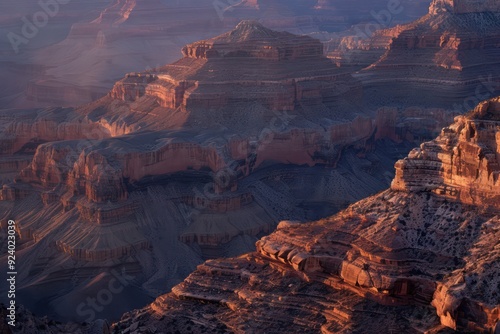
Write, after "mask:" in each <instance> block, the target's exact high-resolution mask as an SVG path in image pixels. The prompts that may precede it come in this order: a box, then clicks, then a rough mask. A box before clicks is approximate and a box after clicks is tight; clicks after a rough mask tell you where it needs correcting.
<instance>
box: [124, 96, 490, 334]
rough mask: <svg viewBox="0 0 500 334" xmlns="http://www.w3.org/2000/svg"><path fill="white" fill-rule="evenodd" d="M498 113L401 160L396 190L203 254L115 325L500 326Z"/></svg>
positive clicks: (244, 328) (471, 119)
mask: <svg viewBox="0 0 500 334" xmlns="http://www.w3.org/2000/svg"><path fill="white" fill-rule="evenodd" d="M499 115H500V98H496V99H493V100H489V101H486V102H484V103H481V104H480V105H479V106H478V107H477V108H476V109H475V110H474V111H472V112H471V113H470V114H468V115H467V116H462V117H457V118H456V120H455V123H454V124H452V125H451V126H449V127H447V128H444V129H443V130H442V134H441V135H440V136H439V137H438V138H437V139H436V140H434V141H431V142H429V143H426V144H424V145H422V147H421V148H420V149H419V150H416V151H413V152H412V153H410V155H409V156H408V158H406V159H404V160H401V161H399V162H398V163H397V164H396V170H397V175H396V177H395V179H394V181H393V184H392V187H391V189H388V190H386V191H384V192H382V193H380V194H378V195H375V196H373V197H369V198H367V199H364V200H362V201H360V202H358V203H355V204H353V205H351V206H350V207H349V208H348V209H346V210H344V211H342V212H340V213H339V214H337V215H334V216H332V217H330V218H326V219H322V220H319V221H316V222H312V223H307V224H301V223H298V222H294V221H283V222H281V223H280V224H279V226H278V230H277V231H276V232H275V233H273V234H271V235H269V236H267V237H264V238H262V239H261V240H259V241H258V242H257V244H256V248H257V251H256V252H255V253H251V254H247V255H244V256H241V257H239V258H234V259H229V260H212V261H208V262H206V263H205V264H203V265H201V266H199V267H198V269H197V270H196V271H195V272H194V273H192V274H191V275H190V276H189V277H188V278H187V279H186V280H185V281H184V282H183V283H181V284H180V285H177V286H176V287H174V288H173V289H172V292H171V293H170V294H167V295H164V296H162V297H160V298H158V299H157V300H156V301H155V302H154V303H153V304H151V305H150V306H148V307H146V308H144V309H142V310H140V311H134V312H130V313H127V314H125V315H124V317H123V318H122V320H121V321H120V322H119V323H117V324H115V325H114V326H115V328H116V329H118V330H125V331H126V328H129V327H130V326H136V324H137V323H138V325H139V326H143V328H154V329H155V330H164V329H166V328H169V329H171V330H179V331H182V330H186V328H187V327H188V326H189V327H190V328H191V330H192V331H194V332H203V331H206V330H209V329H217V330H221V331H223V332H231V333H239V332H249V331H256V332H259V331H262V330H264V328H265V329H266V331H267V332H270V333H279V332H283V331H287V332H292V333H295V332H297V333H299V332H311V333H317V332H323V333H344V332H345V333H347V332H363V333H376V332H380V331H385V332H386V331H388V330H389V331H396V332H404V333H422V332H447V330H445V328H449V329H453V330H455V331H458V332H461V333H493V332H495V331H497V330H498V326H499V323H500V321H499V320H500V313H499V312H500V303H499V300H500V299H499V295H498V293H499V292H498V291H499V290H498V288H499V285H500V281H499V277H500V276H499V273H500V266H499V261H498V259H499V257H500V253H499V251H500V250H499V248H498V246H499V244H498V240H499V237H500V227H499V225H498V223H499V221H498V214H499V212H500V211H499V209H500V208H499V207H498V202H499V201H498V198H497V197H496V196H497V195H496V188H498V186H497V185H496V181H497V180H496V177H495V175H496V174H497V173H498V172H499V171H500V167H499V165H498V164H497V163H498V160H497V159H498V154H499V152H498V148H497V139H498V134H499V133H500V128H499V127H498V126H499V125H500V118H499ZM453 152H454V153H453ZM458 152H460V154H458ZM452 153H453V154H452ZM451 155H453V158H451ZM453 187H455V188H458V189H457V190H456V191H455V190H454V191H450V189H451V188H453ZM451 190H453V189H451ZM462 193H464V195H463V196H462V195H460V194H462ZM465 194H467V195H465ZM199 315H203V316H202V317H199ZM371 316H376V317H377V322H376V323H371V322H370V321H369V319H370V317H371ZM195 319H199V320H198V321H195ZM367 323H370V324H369V325H367Z"/></svg>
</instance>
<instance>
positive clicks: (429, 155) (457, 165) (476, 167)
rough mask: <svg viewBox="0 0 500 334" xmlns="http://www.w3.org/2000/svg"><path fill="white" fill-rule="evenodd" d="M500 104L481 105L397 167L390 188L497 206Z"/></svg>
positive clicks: (499, 192)
mask: <svg viewBox="0 0 500 334" xmlns="http://www.w3.org/2000/svg"><path fill="white" fill-rule="evenodd" d="M499 114H500V100H499V99H498V98H497V99H493V100H489V101H486V102H483V103H481V104H479V105H478V106H477V107H476V109H474V111H472V112H471V113H470V114H468V115H466V116H459V117H457V118H456V119H455V123H454V124H453V125H452V126H450V127H446V128H444V129H443V131H442V133H441V135H440V136H439V137H438V138H437V139H436V140H434V141H432V142H428V143H425V144H422V145H421V147H420V148H418V149H414V150H413V151H412V152H411V153H410V155H409V156H408V158H407V159H405V160H401V161H399V162H398V163H397V164H396V178H395V179H394V181H393V184H392V188H393V189H401V190H409V191H423V190H428V191H434V192H437V193H440V194H442V195H444V196H449V197H450V198H452V199H454V200H459V201H461V202H463V203H467V204H476V205H483V206H485V207H492V208H495V209H498V208H500V187H499V183H498V182H499V181H498V179H499V173H500V167H499V163H498V162H499V160H498V159H499V157H500V150H499V148H498V147H499V142H498V140H499V138H500V137H499V134H498V126H499V123H498V122H499V121H500V118H498V115H499Z"/></svg>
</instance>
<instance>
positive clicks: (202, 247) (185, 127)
mask: <svg viewBox="0 0 500 334" xmlns="http://www.w3.org/2000/svg"><path fill="white" fill-rule="evenodd" d="M106 17H107V16H105V17H103V20H105V18H106ZM184 50H185V55H184V57H183V58H182V59H180V60H179V61H177V62H175V63H173V64H170V65H166V66H162V67H159V68H156V69H154V70H150V71H146V72H142V73H131V74H128V75H127V76H126V77H125V78H124V79H122V80H120V81H119V82H117V83H116V84H115V86H114V88H113V89H112V90H111V91H110V92H109V94H107V95H106V96H105V97H103V98H101V99H99V100H96V101H94V102H92V103H89V104H87V105H83V106H81V107H79V108H76V109H72V108H44V109H32V110H22V111H16V112H15V113H14V112H12V110H5V111H2V112H0V117H1V118H2V123H1V131H0V162H1V163H0V168H2V169H1V176H2V186H1V188H0V208H1V211H2V217H1V218H2V220H3V221H5V220H6V219H14V220H16V223H17V224H16V226H17V232H18V236H19V238H20V243H21V244H22V247H23V255H22V256H21V255H20V257H21V258H24V259H28V258H29V261H21V262H22V263H24V265H23V268H22V270H21V268H20V272H23V273H24V274H23V276H20V277H19V285H20V286H22V287H23V288H22V289H21V291H22V293H26V294H27V295H30V293H29V291H30V289H32V288H34V287H38V286H40V285H41V284H43V286H44V291H45V292H46V294H43V295H40V296H38V297H37V298H38V299H37V298H34V297H32V296H31V298H29V299H27V300H26V301H25V304H26V306H27V307H28V308H29V309H33V310H34V311H36V312H37V313H40V312H39V311H38V308H37V305H39V304H38V302H39V301H46V300H50V301H51V302H50V303H49V305H48V306H47V307H46V308H45V309H44V310H43V312H45V313H46V314H50V315H51V316H53V317H55V318H58V319H63V320H66V319H70V320H75V321H84V320H85V317H84V315H85V313H84V312H83V314H82V312H78V310H77V309H75V307H74V305H73V304H71V302H70V301H71V300H72V298H79V297H78V296H80V295H82V294H84V295H95V294H97V293H99V291H102V289H105V288H106V284H107V280H109V276H110V272H112V271H113V270H116V269H120V270H121V269H122V268H123V270H125V273H126V275H129V276H131V277H133V281H134V285H133V287H132V286H130V287H127V292H126V293H128V294H137V295H138V297H137V298H134V299H124V297H123V296H122V295H120V297H118V296H117V297H116V298H114V299H113V307H109V308H104V309H103V312H104V313H102V314H99V315H98V316H99V317H103V318H114V317H117V316H118V315H120V314H121V313H123V311H124V310H126V309H131V308H136V307H139V306H141V304H142V305H143V304H145V303H147V302H150V301H151V298H152V297H156V296H158V295H159V294H161V293H164V292H165V289H167V288H169V287H171V286H173V285H174V284H177V283H179V282H180V281H181V280H182V279H184V278H185V277H186V276H187V274H188V273H189V272H191V271H192V270H193V269H194V268H195V266H196V265H197V264H199V263H200V262H201V261H202V259H203V258H214V257H220V256H232V255H237V254H241V253H244V252H248V251H249V250H251V249H252V248H253V244H254V243H255V241H256V240H257V238H258V237H261V236H263V235H266V234H268V233H270V232H271V231H272V230H273V229H274V228H275V227H276V225H277V223H278V222H279V221H280V220H283V219H293V220H301V221H305V220H310V219H318V218H320V217H323V216H326V215H331V214H333V213H335V212H337V211H338V210H340V209H341V208H344V207H345V206H346V205H347V204H348V203H351V202H354V201H356V200H359V199H361V198H363V197H365V196H367V195H368V194H372V193H375V192H377V191H380V190H381V189H384V188H385V187H387V186H388V184H389V182H390V179H391V178H392V175H391V173H390V172H389V173H387V170H388V169H389V168H390V166H391V165H392V164H393V163H394V161H395V160H396V159H398V158H399V157H400V155H401V152H407V149H408V141H407V140H409V141H411V140H418V139H415V138H413V137H414V136H418V132H416V131H414V129H412V128H411V127H405V126H402V124H401V123H398V122H396V121H395V119H394V118H393V113H392V112H391V111H390V110H388V111H380V112H379V113H378V114H375V113H371V112H369V113H367V112H364V111H363V110H362V109H358V108H356V105H357V103H358V101H359V100H360V98H361V86H360V83H359V81H357V80H355V79H354V78H352V76H351V75H350V74H349V73H348V72H347V71H345V70H344V69H341V68H340V69H339V68H338V67H337V66H336V65H335V64H334V63H333V62H332V61H331V60H329V59H328V58H326V57H325V56H324V55H323V53H322V45H321V43H320V42H318V41H317V40H315V39H313V38H310V37H300V36H295V35H292V34H290V33H283V32H276V31H272V30H270V29H267V28H265V27H264V26H262V25H261V24H259V23H257V22H253V21H243V22H242V23H240V24H239V25H238V26H237V27H236V28H235V29H234V30H232V31H231V32H229V33H226V34H223V35H221V36H219V37H216V38H213V39H210V40H207V41H202V42H197V43H194V44H189V45H187V46H186V48H185V49H184ZM436 114H437V113H436ZM411 115H413V116H415V113H413V114H411ZM436 125H437V123H436V124H431V125H430V126H429V131H430V133H432V131H433V130H432V129H433V128H435V127H436ZM389 138H392V139H396V140H398V142H399V144H397V143H393V142H390V141H389V140H388V139H389ZM2 263H4V264H5V263H6V262H5V261H4V262H2ZM48 263H53V264H54V265H50V266H49V265H48ZM165 278H166V280H167V284H166V285H165ZM60 282H65V283H66V284H65V285H64V288H61V285H60ZM124 294H125V293H124ZM23 300H24V299H23Z"/></svg>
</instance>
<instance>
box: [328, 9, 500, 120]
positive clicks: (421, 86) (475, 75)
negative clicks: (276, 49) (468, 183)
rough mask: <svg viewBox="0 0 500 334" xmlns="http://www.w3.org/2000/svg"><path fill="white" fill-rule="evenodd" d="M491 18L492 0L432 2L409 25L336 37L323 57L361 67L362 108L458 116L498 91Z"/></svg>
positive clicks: (494, 13)
mask: <svg viewBox="0 0 500 334" xmlns="http://www.w3.org/2000/svg"><path fill="white" fill-rule="evenodd" d="M499 17H500V6H499V4H498V2H497V1H489V2H484V4H483V2H481V5H478V3H477V2H468V1H440V0H434V1H432V3H431V5H430V8H429V12H428V14H427V15H424V16H423V17H421V18H420V19H418V20H416V21H413V22H411V23H408V24H402V25H397V26H395V27H392V28H388V27H387V29H380V30H377V31H375V32H371V33H370V31H368V33H367V32H366V31H365V30H363V29H361V30H357V31H353V32H351V34H350V35H348V36H345V37H342V38H338V39H337V40H336V42H335V43H334V44H333V46H334V47H336V49H335V50H334V51H332V52H330V53H329V57H330V58H332V59H334V60H335V61H336V62H337V63H338V64H339V65H340V66H358V68H361V67H363V69H361V70H359V71H358V72H357V73H356V74H355V75H354V76H355V77H356V78H357V79H358V80H360V81H362V83H363V88H364V98H365V100H366V101H365V103H366V105H369V106H372V107H375V106H383V107H385V106H399V107H405V106H420V107H422V108H426V107H429V106H432V107H438V108H443V109H446V110H452V111H455V112H457V113H465V112H466V111H467V110H470V109H472V108H473V107H474V106H475V105H476V104H478V103H479V102H480V101H482V100H485V99H488V98H492V97H494V96H497V95H498V94H500V89H499V87H500V84H499V81H498V77H499V74H500V64H499V62H498V59H499V57H498V50H499V48H498V46H499V43H500V35H499V31H500V29H499V28H500V27H499V24H500V23H499V22H500V21H499ZM378 26H379V27H381V28H386V27H385V26H381V25H380V24H379V25H378ZM366 29H368V28H366ZM395 82H397V83H399V85H394V83H395ZM422 96H426V99H425V101H422V99H421V97H422Z"/></svg>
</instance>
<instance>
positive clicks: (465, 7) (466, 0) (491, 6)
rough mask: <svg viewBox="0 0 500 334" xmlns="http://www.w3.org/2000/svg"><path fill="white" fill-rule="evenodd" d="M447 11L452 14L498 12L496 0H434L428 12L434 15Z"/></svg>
mask: <svg viewBox="0 0 500 334" xmlns="http://www.w3.org/2000/svg"><path fill="white" fill-rule="evenodd" d="M441 11H447V12H451V13H454V14H467V13H482V12H500V1H498V0H479V1H478V0H434V1H433V2H432V3H431V6H430V10H429V12H430V13H431V14H436V13H439V12H441Z"/></svg>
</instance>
